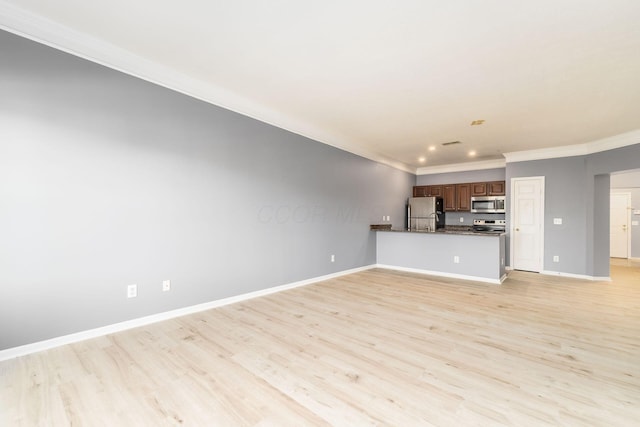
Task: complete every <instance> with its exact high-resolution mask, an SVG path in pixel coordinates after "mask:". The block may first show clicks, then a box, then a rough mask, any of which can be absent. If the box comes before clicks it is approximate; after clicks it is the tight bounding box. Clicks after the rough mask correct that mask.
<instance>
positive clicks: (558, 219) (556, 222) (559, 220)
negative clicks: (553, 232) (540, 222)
mask: <svg viewBox="0 0 640 427" xmlns="http://www.w3.org/2000/svg"><path fill="white" fill-rule="evenodd" d="M553 225H562V218H553Z"/></svg>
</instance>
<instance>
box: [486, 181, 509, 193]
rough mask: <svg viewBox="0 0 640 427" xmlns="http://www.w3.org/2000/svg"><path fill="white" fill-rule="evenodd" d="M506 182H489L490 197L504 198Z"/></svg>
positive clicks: (488, 191)
mask: <svg viewBox="0 0 640 427" xmlns="http://www.w3.org/2000/svg"><path fill="white" fill-rule="evenodd" d="M504 184H505V182H504V181H493V182H487V187H488V188H487V195H488V196H504V194H505V192H504Z"/></svg>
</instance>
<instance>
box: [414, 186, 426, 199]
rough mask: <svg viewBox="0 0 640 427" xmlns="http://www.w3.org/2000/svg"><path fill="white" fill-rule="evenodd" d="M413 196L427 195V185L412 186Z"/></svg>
mask: <svg viewBox="0 0 640 427" xmlns="http://www.w3.org/2000/svg"><path fill="white" fill-rule="evenodd" d="M413 197H427V186H426V185H416V186H414V187H413Z"/></svg>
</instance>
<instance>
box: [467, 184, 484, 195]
mask: <svg viewBox="0 0 640 427" xmlns="http://www.w3.org/2000/svg"><path fill="white" fill-rule="evenodd" d="M486 195H487V183H486V182H474V183H473V184H471V197H476V196H486Z"/></svg>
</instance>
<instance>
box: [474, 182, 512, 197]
mask: <svg viewBox="0 0 640 427" xmlns="http://www.w3.org/2000/svg"><path fill="white" fill-rule="evenodd" d="M477 196H504V181H491V182H474V183H473V184H471V197H477Z"/></svg>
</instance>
